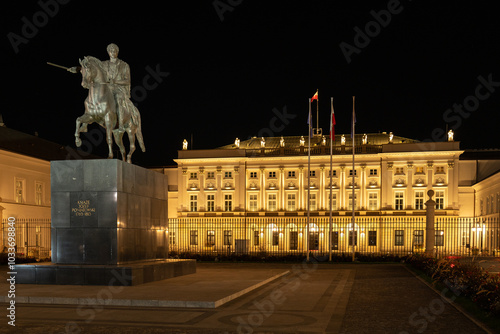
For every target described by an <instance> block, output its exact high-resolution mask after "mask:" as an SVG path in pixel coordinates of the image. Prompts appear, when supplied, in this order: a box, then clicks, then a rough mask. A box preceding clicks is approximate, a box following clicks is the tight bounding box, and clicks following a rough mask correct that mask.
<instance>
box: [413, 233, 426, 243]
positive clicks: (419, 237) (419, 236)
mask: <svg viewBox="0 0 500 334" xmlns="http://www.w3.org/2000/svg"><path fill="white" fill-rule="evenodd" d="M413 245H415V246H418V247H423V246H424V230H414V231H413Z"/></svg>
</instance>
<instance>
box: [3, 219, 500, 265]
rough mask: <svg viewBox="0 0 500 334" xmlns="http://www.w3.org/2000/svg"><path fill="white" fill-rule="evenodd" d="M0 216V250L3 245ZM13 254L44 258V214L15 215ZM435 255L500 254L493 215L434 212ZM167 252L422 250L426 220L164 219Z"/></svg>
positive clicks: (47, 249) (279, 253) (47, 252)
mask: <svg viewBox="0 0 500 334" xmlns="http://www.w3.org/2000/svg"><path fill="white" fill-rule="evenodd" d="M8 223H9V222H8V220H7V219H4V220H3V221H2V251H3V252H6V247H7V245H8ZM15 226H16V233H15V238H16V252H17V257H34V258H36V259H44V258H50V255H51V254H50V247H51V241H50V219H16V224H15ZM434 229H435V252H436V255H437V256H439V257H440V256H445V255H456V256H472V255H483V256H500V222H499V219H498V217H495V216H492V217H486V218H483V217H475V218H464V217H448V216H442V217H439V216H438V217H436V221H435V225H434ZM168 235H169V252H170V254H171V255H175V254H180V253H191V254H201V255H218V254H225V255H232V254H236V255H239V254H241V255H243V254H252V255H259V256H266V255H273V256H287V255H301V254H306V253H307V251H310V252H312V253H314V254H317V255H326V254H328V253H329V251H330V248H331V250H332V253H333V254H346V253H351V252H352V250H353V241H354V251H355V252H357V253H361V254H373V255H385V254H390V255H399V256H404V255H408V254H412V253H420V252H423V251H425V238H426V221H425V217H423V216H416V217H411V216H410V217H408V216H407V217H360V216H357V217H355V224H354V229H353V227H352V218H351V217H348V216H345V217H338V216H336V217H333V219H332V224H331V229H330V219H329V217H310V223H309V226H307V217H237V218H236V217H217V218H212V217H205V218H200V217H197V218H178V219H170V220H169V229H168Z"/></svg>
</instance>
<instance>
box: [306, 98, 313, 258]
mask: <svg viewBox="0 0 500 334" xmlns="http://www.w3.org/2000/svg"><path fill="white" fill-rule="evenodd" d="M308 100H309V133H308V134H307V137H309V141H308V150H307V226H306V251H307V254H306V260H307V261H308V262H309V220H310V208H311V125H312V124H311V123H312V115H311V99H308Z"/></svg>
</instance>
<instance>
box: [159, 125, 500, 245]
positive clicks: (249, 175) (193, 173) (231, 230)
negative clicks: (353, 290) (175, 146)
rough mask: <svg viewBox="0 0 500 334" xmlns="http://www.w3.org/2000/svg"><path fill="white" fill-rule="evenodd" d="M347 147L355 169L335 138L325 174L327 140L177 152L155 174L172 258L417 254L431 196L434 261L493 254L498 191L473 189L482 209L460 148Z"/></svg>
mask: <svg viewBox="0 0 500 334" xmlns="http://www.w3.org/2000/svg"><path fill="white" fill-rule="evenodd" d="M355 140H356V143H355V144H356V146H355V147H356V148H355V153H356V154H355V165H354V168H353V165H352V159H353V158H352V142H351V139H350V136H349V135H347V136H340V135H337V136H336V138H335V141H334V143H333V155H332V168H330V139H329V138H328V137H324V136H315V137H313V138H312V139H311V149H310V150H311V151H310V155H309V154H308V138H307V137H306V138H305V139H304V137H281V138H280V137H273V138H252V139H249V140H246V141H241V142H240V141H239V140H238V139H237V140H236V141H235V143H234V144H231V145H227V146H223V147H220V148H216V149H210V150H189V149H187V145H186V142H185V143H184V145H185V146H184V149H183V150H181V151H179V154H178V159H176V160H175V162H176V163H177V166H176V167H174V168H164V169H162V170H158V171H161V172H164V173H166V174H168V176H169V218H170V221H169V223H170V225H169V240H170V250H171V251H172V252H174V253H184V252H186V253H202V254H219V253H223V254H226V253H231V254H232V253H239V254H253V253H258V254H277V255H288V254H297V253H305V252H307V251H311V252H317V253H318V254H325V253H328V252H330V248H331V251H332V252H334V253H343V252H344V253H345V252H349V251H352V246H353V243H354V247H355V250H356V251H357V252H361V253H374V254H381V253H382V254H386V253H392V254H401V255H405V254H408V253H411V252H419V251H424V248H423V247H424V246H425V233H426V232H425V224H426V221H425V212H426V211H425V209H426V205H425V202H426V201H427V200H428V199H429V197H428V195H427V191H428V190H430V189H432V190H434V193H435V195H434V197H433V200H434V201H435V202H436V223H435V233H436V239H435V240H436V241H435V245H436V247H435V250H436V251H437V252H438V253H439V254H472V253H474V254H476V253H483V254H486V253H488V254H493V252H497V249H498V248H500V245H499V237H500V235H499V233H500V230H499V225H498V216H499V213H498V212H499V209H500V197H499V196H500V195H499V194H500V189H493V190H492V189H491V187H489V186H488V182H487V181H486V183H487V184H486V185H483V186H482V188H481V189H483V188H487V189H489V190H488V191H489V193H491V195H488V211H485V210H482V209H481V208H480V207H479V205H481V206H484V207H486V204H485V202H483V201H482V200H481V202H480V201H479V200H478V199H477V193H478V190H477V189H475V188H474V187H476V188H477V186H478V179H477V178H478V175H479V174H480V173H479V172H478V170H479V169H481V168H480V167H481V166H482V165H480V164H479V162H478V160H477V159H476V160H474V159H470V160H467V159H465V160H464V159H462V158H461V156H462V155H463V153H464V151H463V150H460V147H459V146H460V145H459V142H457V141H453V139H452V137H450V138H449V140H448V141H446V142H429V143H423V142H418V141H416V140H412V139H408V138H403V137H398V136H393V135H392V133H390V134H386V133H381V134H368V135H359V136H358V135H356V137H355ZM309 156H310V167H309V164H308V161H309ZM488 163H489V164H488V166H492V164H493V165H495V164H496V162H495V161H493V162H491V161H490V162H488ZM483 169H484V168H483ZM490 169H491V168H490ZM308 175H309V179H308ZM353 175H354V183H353ZM483 182H484V181H483ZM308 185H309V191H308ZM353 187H354V201H353ZM497 188H498V186H497ZM489 193H488V194H489ZM308 194H309V200H310V203H309V205H310V210H309V215H308V210H307V209H308V208H307V206H308V203H307V199H308ZM330 196H332V219H331V220H330ZM353 203H354V206H355V208H354V209H355V223H354V228H353V226H352V205H353ZM486 212H488V214H486ZM497 254H498V252H497Z"/></svg>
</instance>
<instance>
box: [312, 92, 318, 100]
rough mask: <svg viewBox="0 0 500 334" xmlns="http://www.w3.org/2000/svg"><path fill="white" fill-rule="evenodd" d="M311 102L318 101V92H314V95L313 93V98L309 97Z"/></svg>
mask: <svg viewBox="0 0 500 334" xmlns="http://www.w3.org/2000/svg"><path fill="white" fill-rule="evenodd" d="M313 100H316V101H318V91H317V90H316V93H314V95H313V97H311V102H312V101H313Z"/></svg>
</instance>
